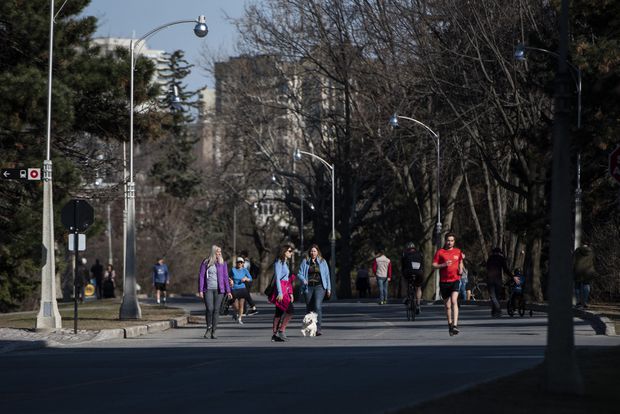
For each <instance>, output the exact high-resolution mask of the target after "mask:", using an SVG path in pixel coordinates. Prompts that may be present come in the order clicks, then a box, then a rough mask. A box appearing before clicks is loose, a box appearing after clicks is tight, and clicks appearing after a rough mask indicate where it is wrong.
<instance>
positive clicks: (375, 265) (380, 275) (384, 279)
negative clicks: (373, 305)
mask: <svg viewBox="0 0 620 414" xmlns="http://www.w3.org/2000/svg"><path fill="white" fill-rule="evenodd" d="M377 253H378V256H377V257H376V258H375V260H373V262H372V272H373V273H374V274H375V276H376V277H377V287H378V288H379V305H385V304H386V303H387V301H388V283H389V282H390V281H391V280H392V261H391V260H390V259H388V258H387V257H386V256H385V254H383V248H381V249H379V251H378V252H377Z"/></svg>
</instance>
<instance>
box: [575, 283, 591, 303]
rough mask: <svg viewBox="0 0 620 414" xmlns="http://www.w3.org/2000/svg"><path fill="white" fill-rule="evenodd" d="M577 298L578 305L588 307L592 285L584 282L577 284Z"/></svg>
mask: <svg viewBox="0 0 620 414" xmlns="http://www.w3.org/2000/svg"><path fill="white" fill-rule="evenodd" d="M575 297H576V298H577V304H582V305H584V306H587V305H588V300H589V298H590V284H589V283H583V282H576V283H575Z"/></svg>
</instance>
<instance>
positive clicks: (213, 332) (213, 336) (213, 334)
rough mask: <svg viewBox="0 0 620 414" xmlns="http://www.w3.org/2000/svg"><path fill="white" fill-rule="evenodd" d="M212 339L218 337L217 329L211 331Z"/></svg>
mask: <svg viewBox="0 0 620 414" xmlns="http://www.w3.org/2000/svg"><path fill="white" fill-rule="evenodd" d="M211 339H217V335H216V334H215V331H211Z"/></svg>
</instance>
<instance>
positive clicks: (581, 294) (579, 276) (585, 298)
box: [573, 243, 596, 309]
mask: <svg viewBox="0 0 620 414" xmlns="http://www.w3.org/2000/svg"><path fill="white" fill-rule="evenodd" d="M573 274H574V277H575V298H576V300H577V307H578V308H580V307H583V308H584V309H587V308H588V306H589V299H590V284H591V283H592V280H593V279H594V277H595V276H596V270H595V269H594V250H592V248H591V247H590V246H588V245H587V244H586V243H584V244H582V245H581V246H579V247H577V249H575V253H574V254H573Z"/></svg>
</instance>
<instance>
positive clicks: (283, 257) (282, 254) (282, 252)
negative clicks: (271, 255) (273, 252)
mask: <svg viewBox="0 0 620 414" xmlns="http://www.w3.org/2000/svg"><path fill="white" fill-rule="evenodd" d="M288 249H293V245H292V244H291V243H284V244H283V245H282V246H280V252H279V254H278V258H277V260H280V261H282V262H286V252H287V251H288Z"/></svg>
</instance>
